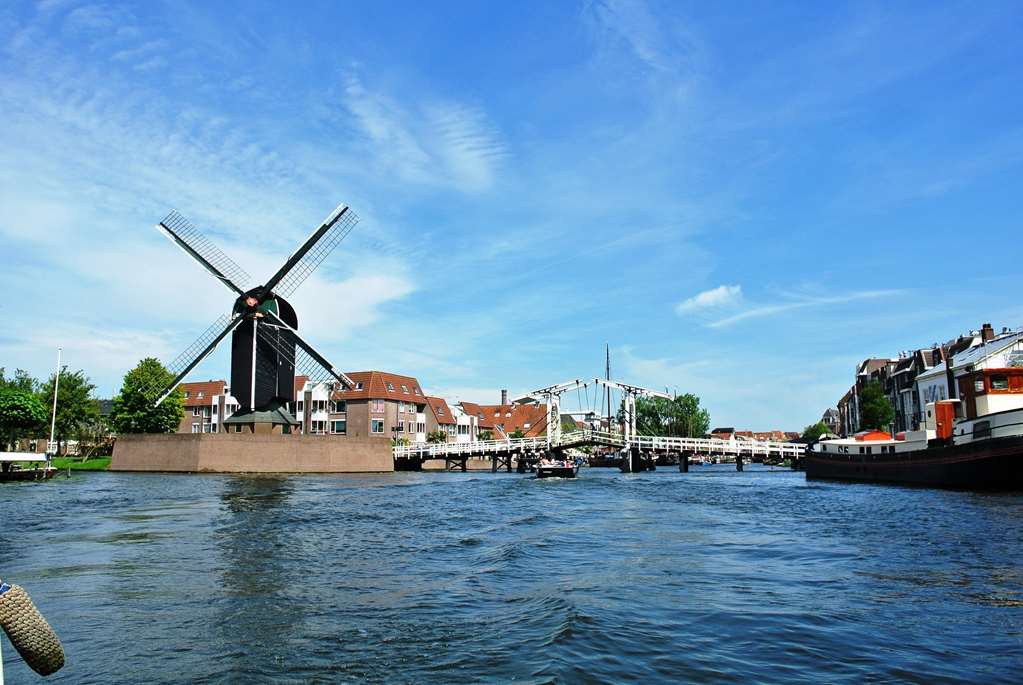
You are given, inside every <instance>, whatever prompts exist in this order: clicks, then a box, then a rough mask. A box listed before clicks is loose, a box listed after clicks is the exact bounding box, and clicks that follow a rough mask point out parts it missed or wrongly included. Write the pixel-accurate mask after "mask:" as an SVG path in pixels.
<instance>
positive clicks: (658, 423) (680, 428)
mask: <svg viewBox="0 0 1023 685" xmlns="http://www.w3.org/2000/svg"><path fill="white" fill-rule="evenodd" d="M623 417H624V414H623V413H622V412H619V420H621V419H622V418H623ZM709 428H710V414H709V413H708V412H707V410H706V409H703V408H702V407H700V398H699V397H697V396H696V395H693V394H691V393H686V394H684V395H679V396H677V397H675V398H674V399H670V400H669V399H667V398H664V397H637V398H636V430H638V431H639V432H640V434H642V435H670V436H674V437H683V438H699V437H702V436H703V435H704V434H706V432H707V430H708V429H709Z"/></svg>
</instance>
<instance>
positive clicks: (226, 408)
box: [178, 380, 238, 433]
mask: <svg viewBox="0 0 1023 685" xmlns="http://www.w3.org/2000/svg"><path fill="white" fill-rule="evenodd" d="M181 392H182V394H183V396H184V407H185V414H184V416H182V417H181V423H180V424H179V425H178V432H179V433H218V432H221V427H222V426H223V422H224V420H225V419H227V418H228V417H229V416H231V414H233V413H234V412H236V411H237V410H238V400H236V399H235V398H234V397H232V396H231V390H230V388H229V387H228V385H227V383H226V382H225V381H213V380H211V381H200V382H193V383H182V384H181Z"/></svg>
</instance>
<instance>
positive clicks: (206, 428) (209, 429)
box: [202, 423, 213, 433]
mask: <svg viewBox="0 0 1023 685" xmlns="http://www.w3.org/2000/svg"><path fill="white" fill-rule="evenodd" d="M202 432H203V433H212V432H213V426H211V425H210V424H208V423H204V424H203V425H202Z"/></svg>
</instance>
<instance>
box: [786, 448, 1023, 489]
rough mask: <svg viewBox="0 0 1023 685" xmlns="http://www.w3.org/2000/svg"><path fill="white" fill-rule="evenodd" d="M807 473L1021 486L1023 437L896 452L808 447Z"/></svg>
mask: <svg viewBox="0 0 1023 685" xmlns="http://www.w3.org/2000/svg"><path fill="white" fill-rule="evenodd" d="M806 477H807V479H822V480H846V481H862V482H870V483H899V484H904V485H923V486H928V487H939V488H950V489H956V490H1023V437H1018V436H1014V437H1007V438H992V439H990V440H984V441H983V442H975V443H970V444H966V445H947V446H942V447H929V448H927V449H925V450H916V451H912V452H902V453H895V454H840V453H839V454H823V453H820V452H813V451H810V452H807V454H806Z"/></svg>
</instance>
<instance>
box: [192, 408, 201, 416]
mask: <svg viewBox="0 0 1023 685" xmlns="http://www.w3.org/2000/svg"><path fill="white" fill-rule="evenodd" d="M192 416H202V407H192Z"/></svg>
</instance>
